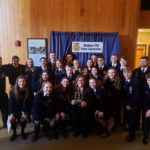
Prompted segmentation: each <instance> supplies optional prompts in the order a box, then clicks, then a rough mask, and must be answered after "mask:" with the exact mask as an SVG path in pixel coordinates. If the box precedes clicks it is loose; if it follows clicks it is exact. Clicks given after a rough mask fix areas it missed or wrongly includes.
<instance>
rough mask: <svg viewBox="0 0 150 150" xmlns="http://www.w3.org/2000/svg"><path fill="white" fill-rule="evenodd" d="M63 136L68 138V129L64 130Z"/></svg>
mask: <svg viewBox="0 0 150 150" xmlns="http://www.w3.org/2000/svg"><path fill="white" fill-rule="evenodd" d="M62 136H63V137H64V138H65V139H66V138H67V137H68V134H67V132H66V131H64V132H63V133H62Z"/></svg>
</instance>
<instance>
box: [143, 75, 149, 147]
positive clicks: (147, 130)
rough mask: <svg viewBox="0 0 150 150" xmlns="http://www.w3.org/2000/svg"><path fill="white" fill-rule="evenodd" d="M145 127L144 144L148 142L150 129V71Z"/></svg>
mask: <svg viewBox="0 0 150 150" xmlns="http://www.w3.org/2000/svg"><path fill="white" fill-rule="evenodd" d="M144 112H145V113H144V114H145V115H144V127H143V140H142V142H143V144H145V145H147V144H148V141H147V139H148V137H149V129H150V73H149V74H147V75H146V83H145V85H144Z"/></svg>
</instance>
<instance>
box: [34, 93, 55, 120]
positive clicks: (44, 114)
mask: <svg viewBox="0 0 150 150" xmlns="http://www.w3.org/2000/svg"><path fill="white" fill-rule="evenodd" d="M55 110H56V105H55V97H54V93H53V92H52V93H51V94H50V96H49V97H47V96H44V95H43V91H40V92H38V93H37V94H36V95H35V97H34V101H33V108H32V115H33V120H36V121H42V120H43V119H44V118H49V119H51V118H52V117H53V116H54V114H55V112H56V111H55Z"/></svg>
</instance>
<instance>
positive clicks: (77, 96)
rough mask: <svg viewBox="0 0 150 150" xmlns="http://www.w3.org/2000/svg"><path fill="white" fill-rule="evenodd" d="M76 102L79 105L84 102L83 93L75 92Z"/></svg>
mask: <svg viewBox="0 0 150 150" xmlns="http://www.w3.org/2000/svg"><path fill="white" fill-rule="evenodd" d="M75 100H76V101H77V103H79V104H80V103H81V101H82V100H83V93H82V92H75Z"/></svg>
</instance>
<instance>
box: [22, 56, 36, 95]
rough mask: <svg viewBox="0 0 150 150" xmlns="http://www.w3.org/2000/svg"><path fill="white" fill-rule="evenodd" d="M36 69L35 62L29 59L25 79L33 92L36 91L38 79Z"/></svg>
mask: <svg viewBox="0 0 150 150" xmlns="http://www.w3.org/2000/svg"><path fill="white" fill-rule="evenodd" d="M35 70H36V68H35V67H34V62H33V59H32V58H28V59H27V61H26V64H25V77H26V79H27V81H28V84H29V88H30V90H32V92H33V91H34V89H35V85H36V79H35V76H36V75H35V72H36V71H35Z"/></svg>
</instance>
